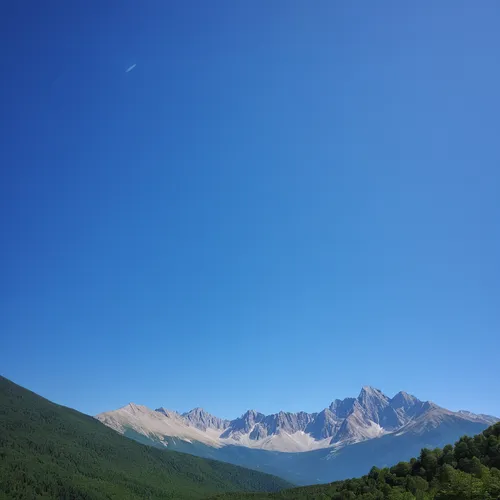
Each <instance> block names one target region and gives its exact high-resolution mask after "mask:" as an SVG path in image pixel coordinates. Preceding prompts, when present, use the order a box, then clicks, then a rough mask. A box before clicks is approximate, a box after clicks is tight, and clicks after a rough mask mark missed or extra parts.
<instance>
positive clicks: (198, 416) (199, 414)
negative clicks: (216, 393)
mask: <svg viewBox="0 0 500 500" xmlns="http://www.w3.org/2000/svg"><path fill="white" fill-rule="evenodd" d="M182 416H183V417H184V418H185V419H186V420H187V421H188V422H189V424H191V425H193V426H194V427H197V428H198V429H201V430H204V431H206V430H207V429H217V430H224V429H225V428H227V427H228V425H229V420H224V419H222V418H219V417H215V416H214V415H212V414H210V413H208V412H206V411H205V410H204V409H203V408H199V407H197V408H193V409H192V410H191V411H188V412H187V413H184V414H183V415H182Z"/></svg>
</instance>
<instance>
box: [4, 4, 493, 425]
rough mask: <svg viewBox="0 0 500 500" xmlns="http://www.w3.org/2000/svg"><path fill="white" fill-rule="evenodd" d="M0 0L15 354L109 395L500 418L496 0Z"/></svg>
mask: <svg viewBox="0 0 500 500" xmlns="http://www.w3.org/2000/svg"><path fill="white" fill-rule="evenodd" d="M102 4H105V5H102ZM144 4H145V5H144ZM4 10H5V12H4V13H3V15H2V19H1V20H0V23H1V29H0V37H1V41H2V44H1V46H2V73H3V77H2V85H1V86H0V104H1V109H2V113H1V114H0V124H1V128H2V147H1V148H0V164H1V165H2V168H1V174H0V175H1V178H0V203H1V210H0V214H1V219H0V221H1V222H0V224H1V227H0V229H1V234H2V244H1V245H0V257H1V259H0V273H1V280H0V282H1V289H0V292H1V293H0V329H1V332H2V340H1V349H0V368H1V373H2V374H3V375H5V376H7V377H9V378H11V379H13V380H14V381H16V382H17V383H19V384H22V385H24V386H27V387H29V388H30V389H32V390H34V391H35V392H39V393H41V394H42V395H44V396H45V397H48V398H49V399H53V400H55V401H57V402H59V403H62V404H65V405H68V406H72V407H75V408H77V409H79V410H81V411H84V412H87V413H91V414H95V413H97V412H100V411H104V410H109V409H114V408H117V407H119V406H123V405H125V404H126V403H128V402H130V401H133V402H135V403H139V404H145V405H148V406H150V407H158V406H160V405H162V406H165V407H169V408H172V409H176V410H182V411H185V410H188V409H190V408H192V407H194V406H203V407H204V408H206V409H207V410H208V411H211V412H213V413H215V414H218V415H220V416H224V417H229V418H231V417H236V416H237V415H239V414H241V413H243V412H244V411H245V410H246V409H248V408H255V409H258V410H260V411H262V412H265V413H267V412H275V411H279V410H280V409H283V410H291V411H295V410H307V411H318V410H320V409H321V408H323V407H325V406H326V405H327V404H328V403H329V402H330V401H331V400H333V399H334V398H336V397H340V398H342V397H346V396H350V395H356V394H357V393H358V392H359V389H360V387H361V386H362V385H365V384H366V385H373V386H375V387H379V388H380V389H382V390H383V391H384V392H386V393H388V394H389V395H392V394H394V393H395V392H397V391H399V390H406V391H408V392H411V393H414V394H415V395H417V396H419V397H420V398H422V399H431V400H433V401H435V402H437V403H438V404H441V405H443V406H446V407H449V408H451V409H461V408H464V409H469V410H472V411H477V412H485V413H492V414H496V415H500V400H499V398H498V380H499V378H500V364H499V363H498V353H499V352H500V345H499V344H500V340H499V331H500V307H499V304H500V260H499V258H498V256H499V255H500V203H499V201H498V200H499V196H498V192H499V188H500V170H499V165H500V146H499V141H498V137H499V133H500V123H499V118H498V117H499V116H500V97H499V95H500V94H499V92H498V89H499V88H500V69H499V68H500V66H499V62H500V61H499V55H498V47H499V46H500V32H499V30H498V26H499V24H500V8H499V6H498V3H497V2H495V1H493V0H492V1H488V0H485V1H483V2H480V4H476V3H474V2H461V1H456V0H453V1H451V0H449V1H444V0H443V1H441V2H431V1H424V2H418V3H414V4H410V3H408V2H399V1H381V2H369V1H361V2H331V1H325V2H315V3H314V4H311V3H310V2H284V1H276V2H268V1H254V2H232V1H229V0H228V1H216V0H214V1H211V2H202V1H199V2H194V1H193V2H163V1H150V2H131V1H123V2H96V1H86V2H81V1H74V2H66V1H64V2H62V1H59V2H58V1H54V2H49V4H47V3H44V4H43V5H42V3H40V2H32V5H31V8H30V9H29V10H28V11H29V13H30V15H29V16H28V15H27V11H26V9H25V8H23V7H22V6H20V5H18V4H17V3H16V2H14V3H11V4H10V5H9V6H8V7H5V8H4ZM134 64H136V66H135V67H134V68H133V69H132V70H131V71H129V72H126V70H127V69H128V68H130V67H131V66H132V65H134Z"/></svg>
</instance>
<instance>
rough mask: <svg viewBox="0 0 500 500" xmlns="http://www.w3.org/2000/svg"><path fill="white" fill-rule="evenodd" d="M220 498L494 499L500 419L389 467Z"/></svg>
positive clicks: (499, 486) (498, 485)
mask: <svg viewBox="0 0 500 500" xmlns="http://www.w3.org/2000/svg"><path fill="white" fill-rule="evenodd" d="M215 498H217V499H219V500H222V499H225V500H240V499H247V500H260V499H293V500H301V499H314V500H316V499H317V500H327V499H329V500H351V499H357V500H382V499H387V500H415V499H417V500H430V499H433V500H499V499H500V423H497V424H495V425H493V426H492V427H489V428H488V429H486V430H485V431H484V432H482V433H481V434H478V435H476V436H474V437H467V436H464V437H462V438H461V439H460V440H459V441H457V443H455V445H454V446H452V445H447V446H445V447H444V448H443V449H440V448H437V449H434V450H429V449H426V448H424V449H423V450H422V451H421V452H420V455H419V457H418V458H412V459H411V460H410V461H409V462H400V463H398V464H396V465H394V466H393V467H390V468H384V469H378V468H376V467H373V468H372V469H371V471H370V473H369V474H367V475H366V476H363V477H361V478H358V479H348V480H345V481H338V482H335V483H331V484H326V485H321V486H308V487H303V488H295V489H291V490H285V491H282V492H279V493H274V494H267V495H262V494H230V495H225V494H224V495H219V496H217V497H215Z"/></svg>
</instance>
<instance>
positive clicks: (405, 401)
mask: <svg viewBox="0 0 500 500" xmlns="http://www.w3.org/2000/svg"><path fill="white" fill-rule="evenodd" d="M390 403H391V406H392V407H393V408H404V409H408V408H411V407H412V406H415V405H416V404H417V403H421V401H420V400H419V399H417V398H416V397H415V396H412V395H411V394H408V393H407V392H404V391H401V392H398V393H397V394H396V395H395V396H394V397H393V398H392V399H391V401H390Z"/></svg>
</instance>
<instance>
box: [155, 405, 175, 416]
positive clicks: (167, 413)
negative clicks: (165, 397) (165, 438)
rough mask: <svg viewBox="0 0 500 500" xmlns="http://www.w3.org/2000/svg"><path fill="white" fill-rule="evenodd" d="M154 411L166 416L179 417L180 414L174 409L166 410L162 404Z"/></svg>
mask: <svg viewBox="0 0 500 500" xmlns="http://www.w3.org/2000/svg"><path fill="white" fill-rule="evenodd" d="M155 411H156V412H158V413H161V414H162V415H164V416H165V417H168V418H180V415H179V414H178V413H177V412H176V411H174V410H168V409H167V408H163V406H161V407H160V408H157V409H156V410H155Z"/></svg>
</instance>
